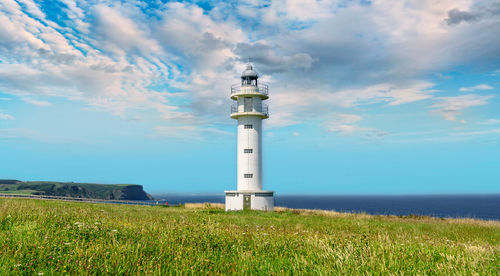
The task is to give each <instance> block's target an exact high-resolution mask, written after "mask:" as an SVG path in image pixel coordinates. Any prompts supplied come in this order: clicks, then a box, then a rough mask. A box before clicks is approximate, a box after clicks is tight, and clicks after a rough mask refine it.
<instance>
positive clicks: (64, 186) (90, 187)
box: [0, 179, 152, 200]
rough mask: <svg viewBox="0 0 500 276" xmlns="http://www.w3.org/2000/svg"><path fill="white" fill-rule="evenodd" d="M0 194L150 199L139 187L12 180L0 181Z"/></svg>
mask: <svg viewBox="0 0 500 276" xmlns="http://www.w3.org/2000/svg"><path fill="white" fill-rule="evenodd" d="M0 193H7V194H35V195H50V196H69V197H83V198H98V199H120V200H146V199H152V197H151V196H150V195H148V194H147V193H146V192H144V190H143V189H142V186H141V185H134V184H92V183H74V182H51V181H19V180H13V179H0Z"/></svg>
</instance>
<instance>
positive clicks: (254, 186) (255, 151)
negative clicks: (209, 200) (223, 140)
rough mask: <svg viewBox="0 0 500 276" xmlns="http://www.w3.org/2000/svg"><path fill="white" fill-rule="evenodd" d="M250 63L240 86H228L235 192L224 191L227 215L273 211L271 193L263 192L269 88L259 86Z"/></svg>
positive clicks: (272, 195) (272, 194)
mask: <svg viewBox="0 0 500 276" xmlns="http://www.w3.org/2000/svg"><path fill="white" fill-rule="evenodd" d="M258 78H259V76H258V75H257V73H256V72H255V71H254V70H253V66H252V64H251V63H248V64H247V65H246V70H245V71H243V74H242V75H241V85H240V84H235V85H232V86H231V99H232V100H234V101H235V102H234V103H233V104H232V105H231V118H233V119H236V120H238V146H237V150H238V153H237V156H238V169H237V179H238V189H237V190H236V191H225V193H226V211H230V210H264V211H272V210H273V208H274V193H273V191H264V190H262V119H267V118H269V113H268V108H267V105H265V104H263V103H262V101H264V100H266V99H268V98H269V96H268V93H269V90H268V87H267V85H264V84H259V83H258V82H257V79H258Z"/></svg>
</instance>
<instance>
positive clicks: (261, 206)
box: [225, 191, 274, 211]
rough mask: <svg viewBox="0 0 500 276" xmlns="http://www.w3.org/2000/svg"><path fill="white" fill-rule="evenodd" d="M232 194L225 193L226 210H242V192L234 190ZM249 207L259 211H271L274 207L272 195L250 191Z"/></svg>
mask: <svg viewBox="0 0 500 276" xmlns="http://www.w3.org/2000/svg"><path fill="white" fill-rule="evenodd" d="M233 194H235V195H234V196H227V195H226V204H225V205H226V211H240V210H243V197H244V193H239V192H238V191H234V192H233ZM250 201H251V203H250V208H251V209H252V210H261V211H273V209H274V196H273V194H271V195H266V196H262V195H259V193H258V192H257V194H256V193H251V194H250Z"/></svg>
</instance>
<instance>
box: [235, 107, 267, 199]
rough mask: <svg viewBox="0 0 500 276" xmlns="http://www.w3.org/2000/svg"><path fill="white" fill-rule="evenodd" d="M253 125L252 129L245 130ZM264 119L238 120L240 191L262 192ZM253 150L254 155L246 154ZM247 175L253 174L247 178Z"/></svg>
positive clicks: (247, 118)
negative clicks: (246, 126) (247, 151)
mask: <svg viewBox="0 0 500 276" xmlns="http://www.w3.org/2000/svg"><path fill="white" fill-rule="evenodd" d="M245 125H252V126H253V128H252V129H245ZM261 145H262V119H261V118H260V117H259V116H242V117H240V118H238V146H237V151H238V154H237V155H238V157H237V162H238V164H237V167H238V169H237V174H238V175H237V181H238V190H240V191H241V190H253V191H260V190H262V154H261V153H262V147H261ZM245 149H252V150H253V152H252V153H245V152H244V150H245ZM245 174H253V177H252V178H245V177H244V175H245Z"/></svg>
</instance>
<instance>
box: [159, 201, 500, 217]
mask: <svg viewBox="0 0 500 276" xmlns="http://www.w3.org/2000/svg"><path fill="white" fill-rule="evenodd" d="M153 196H154V197H155V198H157V199H159V200H160V202H161V203H163V204H164V202H165V201H166V202H168V204H169V205H177V204H181V203H200V202H212V203H224V195H223V194H212V195H197V194H169V195H164V194H163V195H153ZM274 204H275V206H282V207H288V208H298V209H319V210H334V211H338V212H350V213H367V214H372V215H396V216H408V215H418V216H432V217H443V218H477V219H484V220H499V221H500V194H489V195H390V196H381V195H376V196H374V195H370V196H368V195H363V196H356V195H349V196H347V195H276V196H275V202H274Z"/></svg>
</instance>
